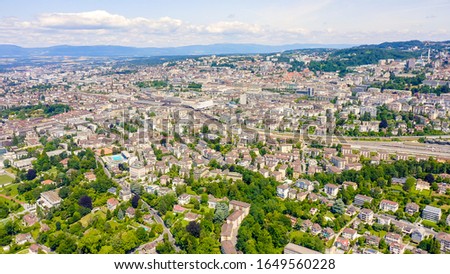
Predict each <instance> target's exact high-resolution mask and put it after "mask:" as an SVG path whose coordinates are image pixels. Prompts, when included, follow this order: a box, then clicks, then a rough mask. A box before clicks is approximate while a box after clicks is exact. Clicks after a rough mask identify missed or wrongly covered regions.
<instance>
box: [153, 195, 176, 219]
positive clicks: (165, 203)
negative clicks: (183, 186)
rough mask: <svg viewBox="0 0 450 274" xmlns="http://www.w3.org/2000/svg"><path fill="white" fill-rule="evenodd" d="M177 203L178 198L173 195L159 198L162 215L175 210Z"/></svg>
mask: <svg viewBox="0 0 450 274" xmlns="http://www.w3.org/2000/svg"><path fill="white" fill-rule="evenodd" d="M175 202H176V198H175V196H174V195H172V194H167V195H164V196H162V197H160V198H159V201H158V204H157V209H158V211H159V212H160V213H161V215H164V214H166V213H167V211H171V210H172V209H173V205H174V204H175Z"/></svg>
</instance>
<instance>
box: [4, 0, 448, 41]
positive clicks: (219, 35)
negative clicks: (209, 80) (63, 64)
mask: <svg viewBox="0 0 450 274" xmlns="http://www.w3.org/2000/svg"><path fill="white" fill-rule="evenodd" d="M326 3H327V4H329V3H332V2H330V1H326ZM323 8H324V5H323V3H322V4H321V5H311V6H309V8H308V7H306V8H304V10H320V9H323ZM304 10H303V11H304ZM274 17H276V16H275V15H274V16H272V18H271V20H273V19H274ZM229 19H230V20H229V21H218V22H211V23H208V24H206V23H203V24H194V23H191V22H187V21H183V20H180V19H176V18H171V17H162V18H144V17H125V16H123V15H119V14H112V13H109V12H107V11H104V10H95V11H88V12H80V13H46V14H40V15H37V16H36V19H35V20H29V21H25V20H20V19H18V18H15V17H8V18H0V43H10V44H18V45H22V46H30V47H31V46H48V45H58V44H71V45H99V44H114V45H129V46H139V47H148V46H160V47H167V46H180V45H190V44H211V43H262V44H292V43H330V44H335V43H377V42H383V41H385V40H390V41H392V40H407V39H422V40H443V39H444V38H443V37H447V36H448V28H447V27H446V25H442V27H440V28H436V30H434V31H429V30H428V31H427V30H426V29H423V28H415V27H414V26H410V27H406V26H404V27H400V26H397V27H396V26H395V25H393V26H389V28H387V27H386V28H382V27H380V28H378V29H377V30H369V29H367V26H366V27H364V25H359V24H357V25H352V26H351V27H348V28H343V27H341V26H338V25H335V24H328V25H324V24H315V25H314V26H309V27H308V24H306V23H304V22H305V18H303V17H301V18H300V19H298V20H296V21H292V22H291V23H290V24H288V25H285V24H283V26H281V25H276V24H271V25H267V24H263V23H259V24H256V23H249V22H242V21H237V20H235V19H233V18H229ZM280 20H281V19H280ZM262 22H267V21H262ZM365 28H366V29H365Z"/></svg>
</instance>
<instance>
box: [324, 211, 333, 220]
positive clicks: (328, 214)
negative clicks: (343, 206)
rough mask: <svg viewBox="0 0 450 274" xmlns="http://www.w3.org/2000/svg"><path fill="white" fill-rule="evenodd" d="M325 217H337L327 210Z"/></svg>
mask: <svg viewBox="0 0 450 274" xmlns="http://www.w3.org/2000/svg"><path fill="white" fill-rule="evenodd" d="M324 217H328V218H330V219H331V220H334V219H335V218H334V215H333V213H331V212H330V211H327V213H325V216H324Z"/></svg>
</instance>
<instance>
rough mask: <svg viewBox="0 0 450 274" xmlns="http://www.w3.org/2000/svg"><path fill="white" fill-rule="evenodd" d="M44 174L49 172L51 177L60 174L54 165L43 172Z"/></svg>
mask: <svg viewBox="0 0 450 274" xmlns="http://www.w3.org/2000/svg"><path fill="white" fill-rule="evenodd" d="M42 174H49V175H50V176H51V177H56V175H58V169H57V168H56V167H55V166H53V167H52V168H51V169H49V170H47V171H45V172H42Z"/></svg>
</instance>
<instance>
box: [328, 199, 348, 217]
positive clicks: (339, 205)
mask: <svg viewBox="0 0 450 274" xmlns="http://www.w3.org/2000/svg"><path fill="white" fill-rule="evenodd" d="M331 212H333V213H335V214H339V215H342V214H344V213H345V204H344V202H343V201H342V200H341V199H337V200H336V202H335V203H334V204H333V206H332V207H331Z"/></svg>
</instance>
